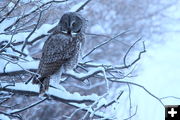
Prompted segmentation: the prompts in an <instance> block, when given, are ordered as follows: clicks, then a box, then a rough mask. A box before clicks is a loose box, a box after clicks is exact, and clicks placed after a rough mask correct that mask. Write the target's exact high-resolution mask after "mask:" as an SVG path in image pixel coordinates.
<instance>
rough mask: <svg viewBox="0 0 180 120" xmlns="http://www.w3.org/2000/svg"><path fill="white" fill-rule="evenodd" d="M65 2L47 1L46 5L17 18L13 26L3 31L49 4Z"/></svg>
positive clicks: (57, 0) (64, 0) (63, 0)
mask: <svg viewBox="0 0 180 120" xmlns="http://www.w3.org/2000/svg"><path fill="white" fill-rule="evenodd" d="M66 1H67V0H62V1H59V0H52V1H49V2H47V3H44V4H42V5H41V6H39V7H38V8H36V9H35V10H33V11H31V12H30V13H28V14H26V15H24V16H22V17H21V18H18V19H17V20H16V21H15V22H14V23H13V24H11V25H10V26H8V27H7V28H5V29H4V31H7V30H9V29H11V28H12V27H13V26H14V25H16V24H17V23H18V22H19V21H20V20H21V19H23V18H26V17H28V16H30V15H31V14H33V13H35V12H36V11H38V10H40V9H41V8H43V7H45V6H46V5H49V4H52V3H62V2H66Z"/></svg>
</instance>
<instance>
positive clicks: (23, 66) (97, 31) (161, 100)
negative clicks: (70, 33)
mask: <svg viewBox="0 0 180 120" xmlns="http://www.w3.org/2000/svg"><path fill="white" fill-rule="evenodd" d="M179 11H180V1H179V0H0V120H165V105H178V104H180V92H179V91H180V87H179V85H180V75H179V74H180V63H179V62H178V61H180V56H179V52H180V46H179V45H180V40H179V39H180V34H179V33H180V12H179ZM68 12H76V13H78V14H80V15H81V16H82V17H83V18H85V23H86V24H84V27H85V31H84V36H85V42H84V43H83V48H82V49H81V53H82V54H81V55H80V56H81V57H80V59H78V62H77V65H76V66H75V68H73V69H71V70H66V71H62V72H61V75H59V74H57V75H55V76H53V75H51V76H50V80H49V83H48V89H47V90H46V91H44V92H43V93H41V92H40V85H38V84H33V83H32V79H33V77H34V76H38V75H39V73H38V72H37V71H38V69H39V68H38V66H39V63H40V61H42V59H43V55H44V54H42V53H43V52H44V51H43V46H44V44H45V41H47V40H48V39H49V38H50V37H51V36H53V35H54V33H51V32H50V31H53V30H54V29H55V28H58V27H57V26H58V24H59V21H60V19H61V17H62V16H63V15H64V14H65V13H68ZM63 34H64V33H63ZM73 40H74V39H73ZM46 46H50V44H49V45H48V44H47V45H46ZM51 48H52V49H55V48H53V47H51ZM66 52H67V51H65V53H66ZM44 59H45V58H44ZM64 62H66V61H64Z"/></svg>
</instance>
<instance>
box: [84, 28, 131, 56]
mask: <svg viewBox="0 0 180 120" xmlns="http://www.w3.org/2000/svg"><path fill="white" fill-rule="evenodd" d="M126 32H127V31H125V32H122V33H120V34H118V35H116V36H115V37H113V38H111V39H109V40H106V41H105V42H103V43H101V44H99V45H97V46H96V47H94V48H93V49H92V50H91V51H89V52H88V53H87V54H85V55H84V56H83V57H82V59H84V58H85V57H87V56H88V55H90V54H91V53H92V52H94V51H95V50H96V49H98V48H100V47H102V46H103V45H105V44H107V43H109V42H110V41H112V40H114V39H116V38H117V37H119V36H122V35H123V34H125V33H126Z"/></svg>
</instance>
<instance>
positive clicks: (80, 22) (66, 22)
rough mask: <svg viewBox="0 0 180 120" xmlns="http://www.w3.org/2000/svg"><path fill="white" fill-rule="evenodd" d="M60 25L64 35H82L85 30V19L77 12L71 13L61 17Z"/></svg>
mask: <svg viewBox="0 0 180 120" xmlns="http://www.w3.org/2000/svg"><path fill="white" fill-rule="evenodd" d="M59 25H60V26H61V32H63V33H68V34H72V33H80V32H82V31H83V29H84V28H83V27H84V18H82V17H81V16H80V15H79V14H78V13H76V12H69V13H66V14H64V15H63V16H62V17H61V20H60V22H59Z"/></svg>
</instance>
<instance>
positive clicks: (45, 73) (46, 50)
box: [33, 12, 85, 92]
mask: <svg viewBox="0 0 180 120" xmlns="http://www.w3.org/2000/svg"><path fill="white" fill-rule="evenodd" d="M50 32H51V35H50V36H49V38H48V39H47V40H46V42H45V44H44V46H43V52H42V58H41V60H40V63H39V67H38V71H37V73H38V74H39V75H40V76H39V77H37V76H36V77H35V78H34V79H33V84H39V85H40V92H44V91H46V90H47V89H48V87H49V82H50V77H51V76H52V75H53V74H56V73H57V72H58V71H62V70H63V71H67V70H70V69H73V68H75V67H76V65H77V63H78V58H79V57H80V52H81V46H82V45H83V43H84V40H85V38H84V32H85V19H84V18H83V17H82V16H81V15H79V14H78V13H77V12H69V13H66V14H64V15H63V16H62V17H61V19H60V22H59V23H58V25H57V26H56V27H55V28H54V29H52V30H51V31H50ZM60 78H61V75H60V76H59V79H60Z"/></svg>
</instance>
